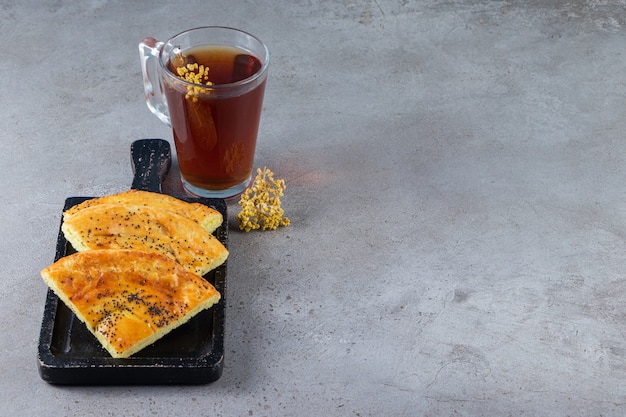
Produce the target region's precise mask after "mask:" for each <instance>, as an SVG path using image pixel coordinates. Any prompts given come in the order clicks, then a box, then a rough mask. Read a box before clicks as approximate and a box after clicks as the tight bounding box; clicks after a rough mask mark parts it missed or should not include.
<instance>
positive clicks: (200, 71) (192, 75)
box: [176, 62, 213, 102]
mask: <svg viewBox="0 0 626 417" xmlns="http://www.w3.org/2000/svg"><path fill="white" fill-rule="evenodd" d="M176 73H177V74H178V77H179V78H181V79H183V80H185V81H187V82H189V83H192V84H199V85H213V83H212V82H211V81H209V67H205V66H204V65H198V63H197V62H194V63H193V64H187V65H185V66H184V67H176ZM204 92H206V89H205V88H202V87H196V86H193V87H191V86H188V87H187V95H186V96H185V98H187V99H188V98H190V97H191V98H192V100H193V101H194V102H195V101H198V97H196V96H197V95H198V94H201V93H204Z"/></svg>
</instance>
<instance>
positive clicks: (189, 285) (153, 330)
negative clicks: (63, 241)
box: [41, 250, 220, 358]
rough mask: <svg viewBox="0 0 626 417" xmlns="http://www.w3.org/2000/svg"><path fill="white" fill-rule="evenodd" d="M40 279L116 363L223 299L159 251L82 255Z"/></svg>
mask: <svg viewBox="0 0 626 417" xmlns="http://www.w3.org/2000/svg"><path fill="white" fill-rule="evenodd" d="M41 277H42V278H43V280H44V281H45V282H46V283H47V284H48V286H49V287H50V288H51V289H52V291H53V292H54V293H55V294H56V295H57V296H58V297H59V298H60V299H61V300H62V301H63V302H64V303H65V304H66V305H67V306H68V307H69V308H70V309H71V310H72V311H73V312H74V314H75V315H76V316H77V317H78V318H79V319H80V320H81V321H83V322H84V323H85V324H86V326H87V328H88V329H89V331H91V332H92V333H93V334H94V335H95V336H96V338H97V339H98V340H99V341H100V343H101V344H102V346H104V348H105V349H106V350H107V351H108V352H109V353H110V354H111V356H113V357H115V358H126V357H128V356H130V355H132V354H134V353H136V352H138V351H139V350H141V349H143V348H144V347H146V346H148V345H151V344H152V343H154V342H155V341H156V340H158V339H160V338H161V337H163V336H164V335H166V334H167V333H169V332H170V331H172V330H173V329H175V328H177V327H179V326H180V325H182V324H183V323H185V322H187V321H188V320H189V319H190V318H191V317H193V316H194V315H196V314H198V313H199V312H200V311H202V310H204V309H207V308H209V307H211V306H212V305H214V304H215V303H217V302H218V301H219V300H220V293H219V292H218V291H217V290H216V289H215V288H214V287H213V286H212V285H211V284H210V283H209V282H208V281H206V280H205V279H204V278H202V277H200V276H198V275H196V274H194V273H191V272H188V271H186V270H185V269H184V268H183V267H181V266H180V265H179V264H178V263H176V262H174V261H173V260H171V259H170V258H168V257H166V256H163V255H161V254H158V253H156V252H142V251H136V250H93V251H86V252H78V253H74V254H72V255H69V256H66V257H63V258H61V259H59V260H58V261H56V262H55V263H53V264H52V265H50V266H48V267H47V268H45V269H43V270H42V271H41Z"/></svg>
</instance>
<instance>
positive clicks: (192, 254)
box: [61, 204, 228, 275]
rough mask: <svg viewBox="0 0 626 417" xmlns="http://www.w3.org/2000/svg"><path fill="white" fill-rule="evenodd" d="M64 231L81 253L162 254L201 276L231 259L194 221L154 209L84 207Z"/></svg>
mask: <svg viewBox="0 0 626 417" xmlns="http://www.w3.org/2000/svg"><path fill="white" fill-rule="evenodd" d="M61 230H62V231H63V234H64V235H65V238H66V239H67V240H68V241H69V242H70V243H71V244H72V246H73V247H74V249H76V250H77V251H81V252H82V251H87V250H95V249H136V250H143V251H151V252H158V253H161V254H163V255H166V256H168V257H169V258H171V259H173V260H175V261H177V262H178V263H180V264H181V265H182V266H183V267H185V269H187V270H188V271H190V272H193V273H196V274H198V275H204V274H206V273H207V272H209V271H210V270H212V269H214V268H217V267H218V266H220V265H221V264H223V263H224V261H226V258H227V257H228V250H227V249H226V248H225V247H224V245H223V244H222V243H221V242H220V241H219V240H218V239H217V238H216V237H215V236H213V235H212V234H211V233H210V232H208V231H207V230H206V229H204V228H203V227H202V226H200V225H199V224H198V223H196V222H195V221H194V220H192V219H190V218H189V217H186V216H183V215H180V214H177V213H175V212H173V211H170V210H166V209H162V208H157V207H151V206H138V205H137V206H133V205H125V204H123V205H120V204H95V205H92V206H87V207H83V208H82V209H81V210H79V211H76V212H74V213H72V214H71V215H70V216H67V218H65V219H64V220H63V223H62V225H61Z"/></svg>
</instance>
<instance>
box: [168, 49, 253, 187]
mask: <svg viewBox="0 0 626 417" xmlns="http://www.w3.org/2000/svg"><path fill="white" fill-rule="evenodd" d="M261 66H262V64H261V62H260V61H259V59H258V58H257V57H255V56H252V55H250V54H248V53H247V52H245V51H243V50H240V49H238V48H235V47H229V46H204V47H197V48H192V49H188V50H185V51H183V53H182V54H180V55H176V56H174V57H172V58H171V59H170V61H169V62H168V70H169V71H170V72H171V73H172V74H174V75H176V78H174V79H173V80H170V81H171V82H170V81H168V82H167V84H166V88H165V91H164V92H165V95H166V97H167V102H168V107H169V113H170V119H171V124H172V130H173V132H174V141H175V143H176V152H177V156H178V163H179V166H180V171H181V174H182V176H183V179H184V181H186V182H187V183H188V184H189V185H191V186H192V187H197V188H201V189H207V190H223V189H227V188H231V187H234V186H237V185H239V184H241V183H242V182H244V181H246V180H247V179H248V178H249V177H250V175H251V173H252V166H253V162H254V149H255V146H256V138H257V131H258V128H259V121H260V118H261V107H262V103H263V94H264V91H265V78H263V79H262V80H261V81H256V82H255V83H252V84H250V85H247V84H246V83H245V82H243V83H241V84H242V86H241V87H236V86H232V88H230V87H226V86H225V84H232V83H238V82H240V81H243V80H245V79H247V78H249V77H251V76H252V75H254V74H255V73H257V72H258V71H259V70H260V69H261ZM182 80H186V81H188V82H191V83H193V84H189V83H185V82H182ZM226 90H228V91H226Z"/></svg>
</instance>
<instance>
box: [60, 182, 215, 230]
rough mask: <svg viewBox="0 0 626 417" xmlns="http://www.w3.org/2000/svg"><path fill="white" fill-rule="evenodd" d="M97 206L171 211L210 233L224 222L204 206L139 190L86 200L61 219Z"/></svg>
mask: <svg viewBox="0 0 626 417" xmlns="http://www.w3.org/2000/svg"><path fill="white" fill-rule="evenodd" d="M99 204H121V205H130V206H150V207H155V208H160V209H163V210H168V211H172V212H174V213H177V214H180V215H182V216H186V217H189V218H190V219H193V220H194V221H196V222H197V223H198V224H200V225H201V226H202V227H203V228H205V229H206V230H207V231H208V232H211V233H212V232H214V231H215V229H217V228H218V227H219V226H220V225H221V224H222V221H223V220H224V219H223V216H222V213H220V212H219V211H217V210H215V209H212V208H210V207H207V206H205V205H204V204H200V203H188V202H186V201H183V200H179V199H178V198H175V197H172V196H169V195H166V194H160V193H153V192H150V191H141V190H128V191H123V192H121V193H117V194H111V195H107V196H103V197H98V198H92V199H90V200H86V201H84V202H82V203H80V204H77V205H75V206H73V207H71V208H69V209H67V210H66V211H65V212H64V213H63V219H64V220H68V219H69V218H71V217H72V216H73V215H75V214H76V213H78V212H80V211H81V210H83V209H84V208H87V207H92V206H95V205H99Z"/></svg>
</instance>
